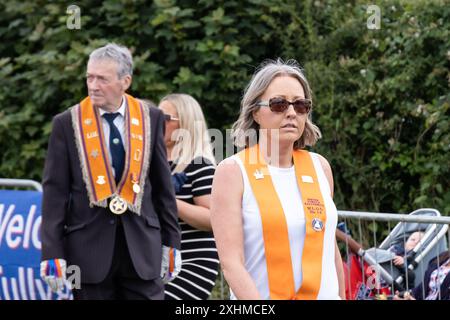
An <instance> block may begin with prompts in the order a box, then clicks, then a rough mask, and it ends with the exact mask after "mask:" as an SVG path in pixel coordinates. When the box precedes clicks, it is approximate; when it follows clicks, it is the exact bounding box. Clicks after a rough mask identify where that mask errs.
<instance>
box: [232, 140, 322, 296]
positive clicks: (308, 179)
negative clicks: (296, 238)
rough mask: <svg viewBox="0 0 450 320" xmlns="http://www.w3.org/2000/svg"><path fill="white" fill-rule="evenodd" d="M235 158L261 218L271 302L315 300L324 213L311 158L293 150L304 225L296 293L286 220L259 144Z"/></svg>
mask: <svg viewBox="0 0 450 320" xmlns="http://www.w3.org/2000/svg"><path fill="white" fill-rule="evenodd" d="M255 155H256V156H255ZM238 156H239V157H240V158H241V160H242V162H243V164H244V167H245V171H246V172H247V176H248V180H249V181H250V185H251V188H252V191H253V194H254V195H255V198H256V202H257V204H258V207H259V211H260V215H261V222H262V228H263V237H264V250H265V257H266V263H267V273H268V279H269V290H270V297H271V299H282V300H291V299H292V300H313V299H317V295H318V293H319V289H320V284H321V277H322V255H323V241H324V240H323V239H324V234H325V223H326V212H325V204H324V201H323V197H322V193H321V191H320V187H319V181H318V180H317V174H316V171H315V169H314V165H313V162H312V158H311V155H310V154H309V152H307V151H305V150H294V153H293V159H294V167H295V175H296V177H297V184H298V187H299V189H300V194H301V197H302V202H303V209H304V212H305V222H306V236H305V242H304V247H303V255H302V275H303V281H302V284H301V287H300V289H299V290H298V292H295V283H294V273H293V270H292V260H291V253H290V244H289V236H288V227H287V223H286V218H285V215H284V211H283V208H282V206H281V202H280V199H279V197H278V195H277V193H276V190H275V187H274V185H273V182H272V179H271V177H270V174H269V170H268V167H267V164H266V163H265V161H264V158H263V157H262V156H261V155H260V150H259V145H255V146H253V147H251V148H247V149H245V150H242V151H241V152H239V153H238ZM250 156H251V157H250Z"/></svg>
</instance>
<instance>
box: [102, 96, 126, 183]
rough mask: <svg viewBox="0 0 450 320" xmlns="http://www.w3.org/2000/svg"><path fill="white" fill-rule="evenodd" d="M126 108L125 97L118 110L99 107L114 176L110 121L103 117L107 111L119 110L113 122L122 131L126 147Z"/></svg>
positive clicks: (121, 134) (121, 135)
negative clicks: (110, 143) (110, 145)
mask: <svg viewBox="0 0 450 320" xmlns="http://www.w3.org/2000/svg"><path fill="white" fill-rule="evenodd" d="M126 108H127V99H125V98H124V97H122V104H121V105H120V108H119V110H117V111H116V112H108V111H106V110H103V109H102V108H101V107H100V108H99V110H100V116H101V118H102V125H103V134H104V137H105V144H106V147H107V148H108V150H109V162H110V164H111V168H112V171H113V174H114V176H116V173H115V172H114V168H113V167H112V154H111V149H110V148H109V134H110V129H109V123H108V121H106V119H105V118H103V115H104V114H105V113H117V112H118V113H119V115H118V116H117V117H116V118H115V119H114V121H113V122H114V125H115V126H116V127H117V129H118V130H119V132H120V137H121V138H122V143H123V147H124V148H125V111H126Z"/></svg>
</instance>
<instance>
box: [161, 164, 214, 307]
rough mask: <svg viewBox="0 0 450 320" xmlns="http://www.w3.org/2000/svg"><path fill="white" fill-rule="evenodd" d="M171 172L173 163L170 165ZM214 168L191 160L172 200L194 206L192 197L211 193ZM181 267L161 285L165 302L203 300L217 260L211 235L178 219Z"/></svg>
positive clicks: (211, 287)
mask: <svg viewBox="0 0 450 320" xmlns="http://www.w3.org/2000/svg"><path fill="white" fill-rule="evenodd" d="M170 166H171V169H172V170H173V169H174V168H175V164H174V163H172V162H170ZM214 170H215V167H214V166H213V165H212V164H211V163H210V162H209V161H208V160H206V159H204V158H201V159H199V158H197V159H196V161H195V160H193V161H192V162H191V163H190V164H189V165H188V166H187V167H186V169H185V170H184V173H186V176H187V180H186V181H185V183H184V185H183V187H182V188H181V190H180V192H177V194H176V197H177V199H179V200H183V201H186V202H187V203H190V204H194V197H199V196H203V195H207V194H211V187H212V180H213V176H214ZM179 223H180V227H181V259H182V268H181V272H180V273H179V274H178V276H177V277H176V278H175V279H174V280H173V281H171V282H169V283H167V284H166V286H165V299H166V300H205V299H208V297H209V296H210V294H211V290H212V289H213V287H214V285H215V280H216V277H217V274H218V268H219V257H218V254H217V249H216V244H215V241H214V236H213V233H212V232H205V231H200V230H197V229H195V228H193V227H192V226H190V225H188V224H187V223H185V222H184V221H183V220H181V219H180V220H179Z"/></svg>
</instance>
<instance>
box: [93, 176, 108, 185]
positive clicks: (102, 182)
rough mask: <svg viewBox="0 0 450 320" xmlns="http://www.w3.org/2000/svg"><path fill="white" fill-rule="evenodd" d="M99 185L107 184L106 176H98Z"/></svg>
mask: <svg viewBox="0 0 450 320" xmlns="http://www.w3.org/2000/svg"><path fill="white" fill-rule="evenodd" d="M95 182H96V183H97V184H99V185H102V184H105V183H106V181H105V176H97V181H95Z"/></svg>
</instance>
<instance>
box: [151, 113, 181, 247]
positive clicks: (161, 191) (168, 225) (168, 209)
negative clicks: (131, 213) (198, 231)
mask: <svg viewBox="0 0 450 320" xmlns="http://www.w3.org/2000/svg"><path fill="white" fill-rule="evenodd" d="M150 110H151V117H156V121H155V123H156V124H155V126H156V128H155V130H154V131H153V132H154V134H155V135H154V136H152V139H153V140H154V144H155V145H154V148H153V150H152V155H151V157H152V158H151V161H150V168H149V170H148V172H149V175H150V182H151V185H152V200H153V205H154V207H155V211H156V213H157V214H158V218H159V221H160V224H161V240H162V244H163V245H165V246H167V247H171V248H177V249H180V248H181V231H180V226H179V224H178V213H177V204H176V202H175V191H174V189H173V185H172V177H171V174H170V168H169V163H168V162H167V157H166V146H165V144H164V131H165V122H164V117H163V116H162V111H161V110H159V109H157V108H151V109H150Z"/></svg>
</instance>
